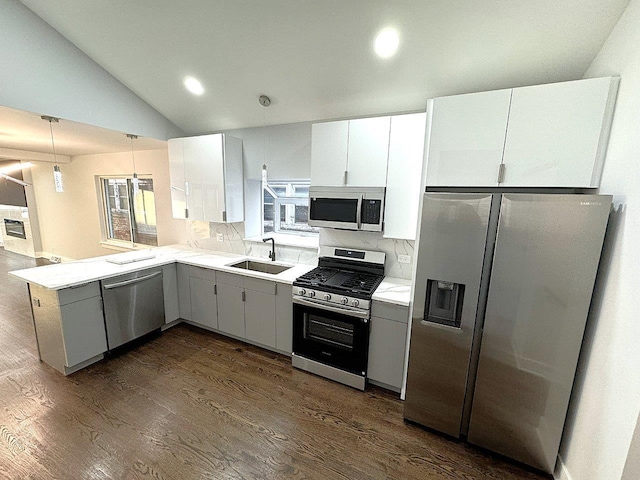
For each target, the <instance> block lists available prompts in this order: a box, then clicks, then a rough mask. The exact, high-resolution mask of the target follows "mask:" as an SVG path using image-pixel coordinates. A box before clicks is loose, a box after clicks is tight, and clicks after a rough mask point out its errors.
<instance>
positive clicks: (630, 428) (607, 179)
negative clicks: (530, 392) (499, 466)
mask: <svg viewBox="0 0 640 480" xmlns="http://www.w3.org/2000/svg"><path fill="white" fill-rule="evenodd" d="M639 26H640V0H632V1H631V3H630V4H629V7H628V8H627V10H626V12H625V13H624V14H623V16H622V17H621V18H620V21H619V22H618V24H617V26H616V27H615V29H614V30H613V32H612V33H611V36H610V37H609V39H608V40H607V42H606V43H605V45H604V46H603V48H602V50H601V51H600V52H599V54H598V55H597V57H596V58H595V60H594V61H593V63H592V65H591V67H590V68H589V70H588V71H587V73H586V75H585V76H586V77H596V76H605V75H620V77H621V82H620V90H619V93H618V99H617V104H616V111H615V115H614V120H613V125H612V130H611V137H610V141H609V148H608V152H607V158H606V161H605V166H604V174H603V177H602V183H601V188H600V192H601V193H609V194H613V195H614V202H615V212H614V213H613V215H612V217H611V220H610V225H609V229H608V230H609V231H608V237H607V241H606V244H605V249H604V252H603V259H602V262H601V267H600V272H599V278H598V281H597V284H596V290H595V293H594V301H593V305H592V314H591V318H590V319H589V326H588V328H587V332H586V334H585V341H584V349H583V354H582V357H581V360H580V365H579V370H578V376H577V379H576V384H575V387H574V395H573V399H572V404H571V407H570V414H569V418H568V420H567V424H566V428H565V437H564V439H563V444H562V446H561V452H560V455H561V458H562V460H563V462H564V465H565V477H566V476H567V475H566V474H567V473H568V474H569V475H570V477H571V478H572V479H573V480H617V479H620V478H621V475H622V472H623V469H624V466H625V462H626V460H627V454H628V452H629V446H630V444H631V439H632V436H633V432H634V428H635V425H636V419H637V418H638V412H639V409H640V354H639V353H638V352H639V350H638V349H639V346H640V328H639V325H638V320H639V318H640V313H639V312H640V295H639V294H638V292H639V288H638V287H640V277H639V275H638V269H639V268H640V247H639V244H640V28H639Z"/></svg>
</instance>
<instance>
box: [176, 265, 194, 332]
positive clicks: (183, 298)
mask: <svg viewBox="0 0 640 480" xmlns="http://www.w3.org/2000/svg"><path fill="white" fill-rule="evenodd" d="M176 267H177V274H178V305H179V307H180V308H179V310H180V318H182V319H183V320H191V293H190V292H189V269H190V268H193V267H189V265H184V264H182V263H178V264H177V265H176Z"/></svg>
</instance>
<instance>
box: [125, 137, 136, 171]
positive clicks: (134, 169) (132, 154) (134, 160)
mask: <svg viewBox="0 0 640 480" xmlns="http://www.w3.org/2000/svg"><path fill="white" fill-rule="evenodd" d="M127 137H129V139H130V140H131V159H132V160H133V178H138V175H137V174H136V154H135V153H134V152H133V139H134V138H138V136H137V135H131V134H128V135H127Z"/></svg>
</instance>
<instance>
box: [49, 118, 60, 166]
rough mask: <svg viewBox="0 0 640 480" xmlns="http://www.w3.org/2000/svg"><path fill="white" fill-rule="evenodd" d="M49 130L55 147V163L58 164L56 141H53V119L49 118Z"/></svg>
mask: <svg viewBox="0 0 640 480" xmlns="http://www.w3.org/2000/svg"><path fill="white" fill-rule="evenodd" d="M49 131H50V132H51V148H52V149H53V163H55V164H57V163H58V159H57V157H56V142H54V141H53V120H51V119H49Z"/></svg>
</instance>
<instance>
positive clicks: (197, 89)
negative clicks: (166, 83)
mask: <svg viewBox="0 0 640 480" xmlns="http://www.w3.org/2000/svg"><path fill="white" fill-rule="evenodd" d="M184 86H185V88H186V89H187V90H189V91H190V92H191V93H193V94H194V95H202V94H203V93H204V87H203V86H202V83H200V80H198V79H197V78H193V77H185V79H184Z"/></svg>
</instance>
